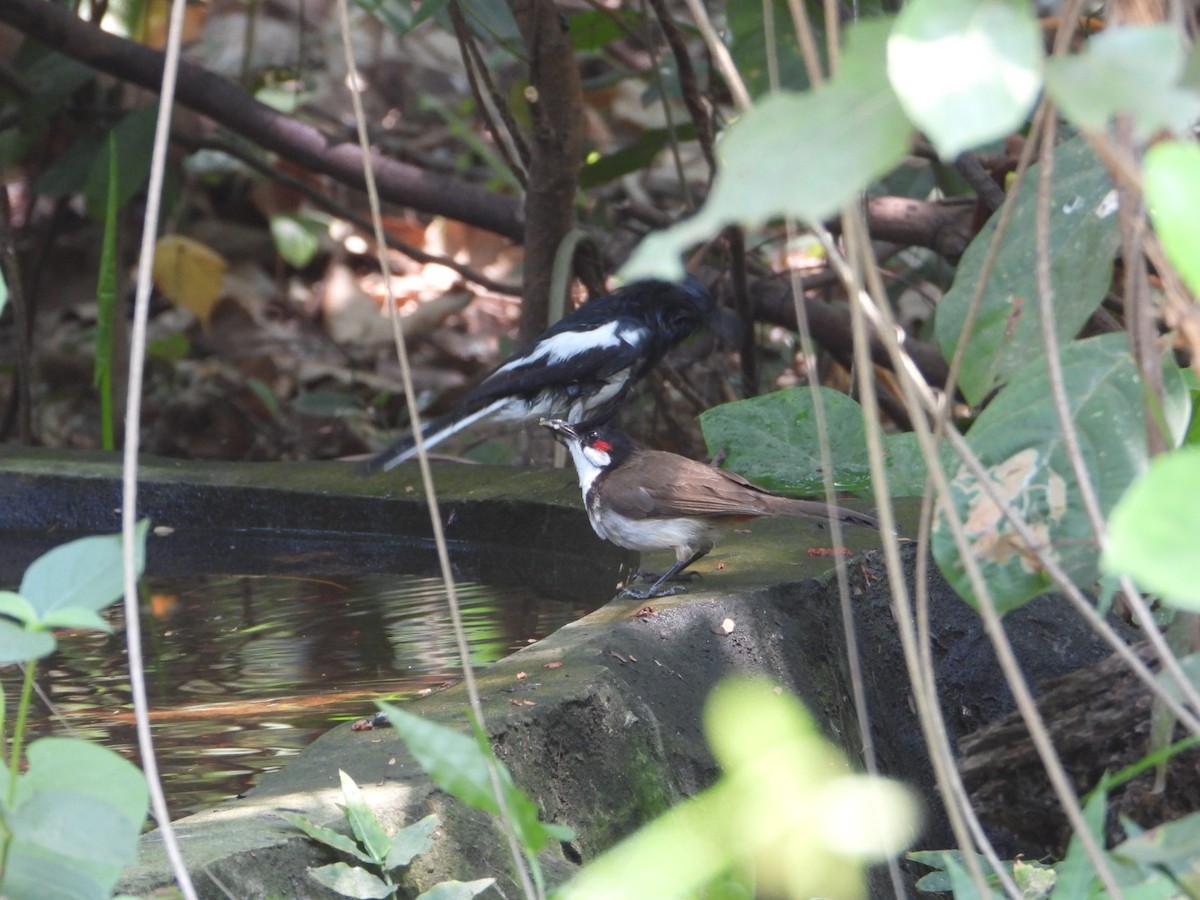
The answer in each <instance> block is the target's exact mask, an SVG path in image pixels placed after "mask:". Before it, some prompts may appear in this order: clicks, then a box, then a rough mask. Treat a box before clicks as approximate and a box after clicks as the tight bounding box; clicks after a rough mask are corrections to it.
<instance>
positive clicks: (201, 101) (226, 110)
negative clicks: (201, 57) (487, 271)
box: [0, 0, 524, 241]
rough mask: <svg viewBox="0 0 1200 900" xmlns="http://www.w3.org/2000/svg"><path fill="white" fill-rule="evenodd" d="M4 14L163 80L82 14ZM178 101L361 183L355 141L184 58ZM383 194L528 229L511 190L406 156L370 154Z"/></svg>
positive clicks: (142, 77)
mask: <svg viewBox="0 0 1200 900" xmlns="http://www.w3.org/2000/svg"><path fill="white" fill-rule="evenodd" d="M0 22H5V23H7V24H9V25H11V26H13V27H14V28H16V29H17V30H19V31H21V32H23V33H24V34H26V35H28V36H30V37H32V38H34V39H36V40H38V41H40V42H42V43H43V44H45V45H47V46H48V47H51V48H53V49H55V50H57V51H59V52H60V53H63V54H66V55H67V56H69V57H71V58H72V59H76V60H78V61H79V62H82V63H86V64H87V65H89V66H92V67H93V68H96V69H98V70H100V71H101V72H105V73H107V74H109V75H112V76H114V77H116V78H120V79H123V80H125V81H129V82H132V83H133V84H137V85H140V86H141V87H144V88H147V89H149V90H152V91H156V90H158V88H159V84H160V82H161V81H162V68H163V55H162V54H161V53H159V52H158V51H157V50H152V49H150V48H149V47H143V46H142V45H141V44H135V43H133V42H132V41H127V40H124V39H122V38H119V37H115V36H113V35H111V34H107V33H105V32H103V31H101V30H100V29H99V28H96V27H95V26H93V25H90V24H89V23H87V22H84V21H82V20H80V19H77V18H76V17H75V16H73V15H71V13H70V12H69V11H68V10H67V9H66V8H64V7H61V6H58V5H56V4H53V3H47V2H46V0H3V2H0ZM176 97H177V99H178V102H179V103H180V104H182V105H183V106H186V107H187V108H189V109H192V110H194V111H196V112H198V113H200V114H202V115H205V116H208V117H209V118H211V119H213V120H214V121H216V122H218V123H220V124H221V125H224V126H225V127H226V128H228V129H230V130H231V131H234V132H236V133H237V134H239V135H241V136H242V137H245V138H247V139H248V140H250V141H253V142H254V143H255V144H257V145H258V146H260V147H262V148H264V149H266V150H270V151H272V152H275V153H278V154H279V155H280V156H283V157H285V158H286V159H288V160H291V161H293V162H295V163H297V164H299V165H301V166H305V167H307V168H309V169H311V170H313V171H314V172H320V173H322V174H324V175H328V176H329V177H331V178H333V179H334V180H336V181H339V182H342V183H343V184H348V185H351V186H353V187H356V188H362V187H363V177H362V154H361V153H360V151H359V149H358V146H357V145H356V144H354V143H351V142H346V143H340V144H335V143H333V141H332V140H331V139H330V138H329V137H328V136H327V135H325V134H323V133H321V132H320V131H319V130H317V129H316V128H313V127H312V126H311V125H307V124H305V123H303V122H300V121H298V120H296V119H293V118H291V117H289V116H285V115H283V114H282V113H279V112H276V111H275V110H273V109H271V108H270V107H269V106H266V105H264V104H262V103H259V102H258V101H257V100H254V99H253V98H251V97H249V96H247V95H246V94H245V93H243V92H242V91H241V90H240V89H239V88H238V87H236V86H235V85H234V84H233V83H232V82H230V81H227V80H225V79H224V78H221V77H220V76H218V75H215V74H213V73H212V72H209V71H208V70H206V69H203V68H201V67H200V66H197V65H193V64H191V63H186V62H184V63H180V66H179V86H178V88H177V89H176ZM372 165H373V166H374V168H375V179H376V181H377V182H378V184H379V193H380V195H381V196H382V197H383V198H384V199H385V200H388V201H391V202H393V203H399V204H401V205H403V206H408V207H411V208H413V209H416V210H420V211H421V212H427V213H433V214H436V215H444V216H447V217H449V218H452V219H457V220H459V221H460V222H466V223H467V224H469V225H475V226H477V227H479V228H484V229H487V230H488V231H493V232H495V233H497V234H501V235H503V236H505V237H507V238H511V239H512V240H514V241H520V240H521V239H522V237H523V234H524V226H523V222H522V217H521V209H520V204H519V202H518V201H517V199H516V198H514V197H506V196H504V195H502V194H495V193H492V192H490V191H485V190H483V189H481V188H478V187H475V186H473V185H468V184H463V183H462V182H460V181H455V180H452V179H449V178H443V177H441V176H438V175H434V174H431V173H429V172H426V171H424V170H422V169H419V168H417V167H416V166H411V165H408V164H407V163H401V162H397V161H395V160H391V159H385V158H382V157H380V156H376V155H373V156H372Z"/></svg>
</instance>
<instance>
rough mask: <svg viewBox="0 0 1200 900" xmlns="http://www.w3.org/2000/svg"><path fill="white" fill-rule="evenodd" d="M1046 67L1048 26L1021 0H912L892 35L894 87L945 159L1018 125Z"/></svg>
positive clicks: (890, 52) (890, 64)
mask: <svg viewBox="0 0 1200 900" xmlns="http://www.w3.org/2000/svg"><path fill="white" fill-rule="evenodd" d="M1041 69H1042V35H1041V30H1040V29H1039V28H1038V24H1037V19H1036V18H1034V15H1033V10H1032V9H1031V8H1030V6H1029V4H1028V3H1027V2H1021V0H958V2H955V3H946V2H945V0H911V2H909V3H906V4H905V5H904V9H903V11H902V12H901V13H900V15H899V16H898V17H897V19H896V27H895V28H894V29H892V36H891V39H890V40H889V41H888V75H889V76H890V77H891V81H892V87H893V88H895V90H896V94H897V96H898V97H899V98H900V103H901V105H902V106H903V107H904V110H905V112H907V113H908V115H909V117H910V118H911V119H912V120H913V122H914V123H916V125H917V127H919V128H920V129H921V130H922V131H924V132H925V134H926V135H927V136H928V137H929V139H930V140H931V141H932V142H933V144H934V146H935V147H937V149H938V153H940V154H941V156H942V157H943V158H945V159H953V158H954V157H956V156H958V154H960V153H961V152H963V151H964V150H969V149H970V148H972V147H975V146H978V145H979V144H983V143H986V142H987V141H991V140H995V139H996V138H1001V137H1004V136H1005V135H1006V134H1009V133H1010V132H1012V131H1014V130H1016V129H1018V128H1019V127H1020V126H1021V124H1022V123H1023V122H1024V121H1025V117H1026V116H1028V115H1029V111H1030V109H1032V108H1033V104H1034V102H1035V101H1036V100H1037V97H1038V93H1039V92H1040V90H1041V86H1042V73H1041Z"/></svg>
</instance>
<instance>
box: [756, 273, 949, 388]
mask: <svg viewBox="0 0 1200 900" xmlns="http://www.w3.org/2000/svg"><path fill="white" fill-rule="evenodd" d="M750 297H751V300H752V301H753V303H754V317H755V318H756V319H759V320H761V321H763V322H773V323H775V324H776V325H782V326H783V327H785V328H792V329H795V327H796V310H795V307H794V306H793V304H792V291H791V288H790V287H789V286H788V284H787V283H786V282H785V281H782V280H780V279H767V278H764V279H762V280H760V281H758V282H756V283H755V284H754V285H753V286H752V287H751V288H750ZM804 308H805V310H806V311H807V313H808V325H809V328H810V329H812V336H813V340H814V341H816V342H817V343H818V344H820V345H821V346H822V347H825V348H826V349H827V350H829V352H831V353H833V354H834V355H835V356H839V357H848V354H850V353H851V352H852V349H853V340H852V335H851V333H850V313H849V311H848V310H845V309H842V308H840V307H837V306H834V305H833V304H830V303H825V302H822V301H821V300H815V299H812V298H810V297H805V298H804ZM903 346H904V349H905V350H907V351H908V353H909V355H911V356H912V358H913V362H914V363H916V366H917V369H918V370H919V371H920V372H921V374H922V375H924V376H925V380H926V381H928V382H929V383H930V384H931V385H933V386H934V387H941V386H943V385H945V383H946V376H947V374H948V373H949V367H948V366H947V365H946V360H945V358H943V356H942V354H941V352H940V351H939V350H938V349H937V347H934V346H933V345H932V344H926V343H922V342H921V341H917V340H914V339H912V338H908V339H907V340H905V341H904V344H903ZM871 359H872V360H873V361H874V362H875V363H876V364H877V365H881V366H883V367H884V368H887V369H890V368H891V367H892V364H891V359H890V358H889V357H888V354H887V351H886V350H885V349H884V347H883V345H882V344H881V343H879V342H878V341H877V340H875V339H874V338H872V340H871Z"/></svg>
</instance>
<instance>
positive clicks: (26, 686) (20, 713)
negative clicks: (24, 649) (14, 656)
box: [0, 660, 37, 883]
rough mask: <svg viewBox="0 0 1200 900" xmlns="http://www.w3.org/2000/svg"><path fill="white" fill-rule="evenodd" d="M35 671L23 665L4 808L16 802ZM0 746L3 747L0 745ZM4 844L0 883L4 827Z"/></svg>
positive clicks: (0, 730)
mask: <svg viewBox="0 0 1200 900" xmlns="http://www.w3.org/2000/svg"><path fill="white" fill-rule="evenodd" d="M36 671H37V663H36V662H34V661H33V660H30V661H29V662H28V663H27V664H26V665H25V681H24V682H23V683H22V684H21V702H20V704H19V705H18V706H17V722H16V725H15V726H14V727H13V739H12V753H11V755H10V756H9V763H8V792H7V793H6V795H5V796H6V797H7V800H6V801H5V804H4V805H5V806H7V807H9V808H10V809H11V808H12V805H13V804H14V803H15V802H16V800H17V773H18V766H19V765H20V762H21V750H22V749H23V747H22V746H21V745H22V744H23V743H24V741H25V718H26V715H27V713H28V712H29V703H30V700H31V699H32V697H33V676H34V673H35V672H36ZM3 736H4V713H3V711H2V710H0V739H2V738H3ZM0 746H3V745H2V744H0ZM3 840H4V843H3V846H2V847H0V883H3V881H4V873H5V872H7V871H8V853H9V850H11V849H12V830H11V829H10V828H8V826H7V825H5V827H4V839H3Z"/></svg>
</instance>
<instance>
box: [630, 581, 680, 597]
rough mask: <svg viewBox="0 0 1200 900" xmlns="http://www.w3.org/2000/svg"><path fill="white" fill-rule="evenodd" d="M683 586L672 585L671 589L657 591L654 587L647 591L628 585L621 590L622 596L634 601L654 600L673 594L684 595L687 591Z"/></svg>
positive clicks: (663, 588) (646, 589)
mask: <svg viewBox="0 0 1200 900" xmlns="http://www.w3.org/2000/svg"><path fill="white" fill-rule="evenodd" d="M686 590H687V588H685V587H684V586H683V585H682V584H676V585H672V586H671V587H661V588H659V589H658V590H655V589H654V588H653V587H648V588H645V589H642V588H635V587H633V586H632V585H626V586H625V587H623V588H621V596H623V597H631V598H633V599H634V600H654V599H655V598H657V597H670V596H672V595H673V594H682V593H683V592H684V591H686Z"/></svg>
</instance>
